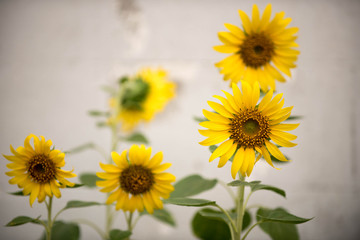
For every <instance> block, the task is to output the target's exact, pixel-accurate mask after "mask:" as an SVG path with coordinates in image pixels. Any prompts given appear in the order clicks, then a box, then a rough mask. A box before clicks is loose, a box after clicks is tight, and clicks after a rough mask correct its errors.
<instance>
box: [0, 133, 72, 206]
mask: <svg viewBox="0 0 360 240" xmlns="http://www.w3.org/2000/svg"><path fill="white" fill-rule="evenodd" d="M32 138H33V139H34V148H33V147H32V146H31V144H30V140H31V139H32ZM51 146H52V141H51V140H47V141H45V138H44V137H43V136H40V138H38V137H37V136H35V135H33V134H30V135H29V136H27V137H26V139H25V141H24V147H18V148H17V149H16V150H15V149H14V148H13V147H12V146H11V145H10V150H11V152H12V153H13V154H14V156H7V155H3V156H4V157H5V158H6V159H7V160H9V161H11V163H9V164H7V165H6V166H7V167H8V168H10V169H12V171H10V172H7V173H6V175H8V176H10V177H13V178H12V179H10V180H9V183H10V184H17V185H18V186H19V188H23V194H24V195H28V194H30V205H31V206H32V204H33V203H34V201H35V199H36V198H38V202H39V203H41V202H43V201H44V200H45V197H46V196H49V197H52V196H53V195H54V196H55V197H57V198H60V197H61V193H60V190H59V188H63V187H66V186H69V187H72V186H74V185H75V184H74V183H71V182H69V181H68V180H66V179H65V178H72V177H76V175H75V174H74V173H72V172H70V171H65V170H62V169H60V168H61V167H63V166H64V165H65V160H64V157H65V154H64V153H62V152H61V151H60V150H56V149H53V148H51Z"/></svg>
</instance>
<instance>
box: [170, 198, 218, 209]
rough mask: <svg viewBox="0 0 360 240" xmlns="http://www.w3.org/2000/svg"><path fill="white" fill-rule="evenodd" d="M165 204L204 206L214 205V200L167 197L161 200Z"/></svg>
mask: <svg viewBox="0 0 360 240" xmlns="http://www.w3.org/2000/svg"><path fill="white" fill-rule="evenodd" d="M163 202H164V203H167V204H173V205H179V206H185V207H204V206H214V205H215V204H216V202H215V201H211V200H206V199H199V198H169V199H165V200H164V201H163Z"/></svg>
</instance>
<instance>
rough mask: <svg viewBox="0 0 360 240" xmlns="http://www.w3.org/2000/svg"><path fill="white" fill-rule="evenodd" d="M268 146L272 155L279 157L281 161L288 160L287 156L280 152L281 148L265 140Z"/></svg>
mask: <svg viewBox="0 0 360 240" xmlns="http://www.w3.org/2000/svg"><path fill="white" fill-rule="evenodd" d="M265 145H266V148H267V149H268V150H269V152H270V153H271V155H273V156H274V157H276V158H277V159H279V160H280V161H283V162H287V161H288V160H287V159H286V157H285V156H284V155H283V154H282V153H281V152H280V150H279V149H278V148H277V147H276V146H275V145H274V144H272V143H271V142H269V141H265Z"/></svg>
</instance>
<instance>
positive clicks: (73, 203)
mask: <svg viewBox="0 0 360 240" xmlns="http://www.w3.org/2000/svg"><path fill="white" fill-rule="evenodd" d="M98 205H101V203H98V202H85V201H77V200H74V201H69V202H67V204H66V206H65V208H64V209H69V208H82V207H90V206H98Z"/></svg>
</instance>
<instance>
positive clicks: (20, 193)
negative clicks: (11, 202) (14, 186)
mask: <svg viewBox="0 0 360 240" xmlns="http://www.w3.org/2000/svg"><path fill="white" fill-rule="evenodd" d="M9 194H11V195H14V196H25V195H24V193H23V191H16V192H11V193H9Z"/></svg>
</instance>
